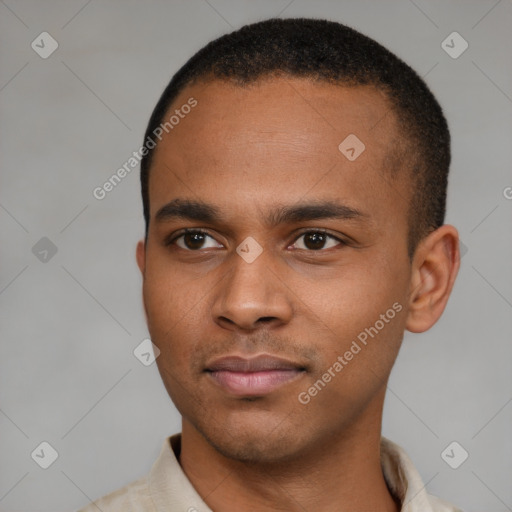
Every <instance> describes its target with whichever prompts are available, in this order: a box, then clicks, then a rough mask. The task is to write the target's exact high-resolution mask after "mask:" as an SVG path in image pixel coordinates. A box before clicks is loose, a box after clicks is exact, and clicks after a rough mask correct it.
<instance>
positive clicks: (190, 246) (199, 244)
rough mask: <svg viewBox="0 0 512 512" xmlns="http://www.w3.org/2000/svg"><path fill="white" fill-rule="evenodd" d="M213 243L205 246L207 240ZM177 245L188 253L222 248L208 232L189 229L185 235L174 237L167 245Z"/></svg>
mask: <svg viewBox="0 0 512 512" xmlns="http://www.w3.org/2000/svg"><path fill="white" fill-rule="evenodd" d="M208 238H209V239H211V240H212V241H213V243H212V242H210V244H209V245H204V244H205V242H206V240H207V239H208ZM172 244H176V245H177V246H178V247H180V248H181V249H185V250H186V251H197V250H199V249H212V248H219V247H222V245H221V244H219V243H217V242H216V241H215V240H214V238H212V237H211V236H210V235H209V234H208V233H207V232H206V231H203V230H201V229H187V230H185V232H184V233H181V234H180V235H178V236H176V237H174V238H173V239H172V240H170V241H169V242H168V243H167V245H172Z"/></svg>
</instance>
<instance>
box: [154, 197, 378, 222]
mask: <svg viewBox="0 0 512 512" xmlns="http://www.w3.org/2000/svg"><path fill="white" fill-rule="evenodd" d="M368 218H369V216H368V215H367V214H365V213H363V212H361V211H359V210H357V209H355V208H352V207H350V206H347V205H343V204H340V203H338V202H336V201H314V202H308V203H303V204H298V205H284V206H283V205H280V206H275V207H274V208H273V209H271V210H270V212H269V213H268V214H267V215H266V216H265V222H266V223H267V225H269V226H272V227H273V226H277V225H279V224H286V223H289V224H291V223H296V222H304V221H308V220H318V219H350V220H352V219H356V220H365V219H368ZM174 219H185V220H195V221H199V222H207V223H212V224H214V223H226V222H227V219H226V218H225V216H224V215H223V214H222V213H221V211H220V209H219V208H218V207H217V206H215V205H213V204H210V203H205V202H203V201H193V200H189V199H180V198H177V199H173V200H172V201H170V202H169V203H167V204H165V205H164V206H162V207H161V208H160V209H159V210H158V212H157V213H156V215H155V221H157V222H166V221H171V220H174Z"/></svg>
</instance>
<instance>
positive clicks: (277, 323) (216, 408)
mask: <svg viewBox="0 0 512 512" xmlns="http://www.w3.org/2000/svg"><path fill="white" fill-rule="evenodd" d="M191 96H193V97H194V98H196V99H197V101H198V105H197V106H196V107H195V109H194V110H193V111H192V112H191V113H190V114H188V115H187V116H186V117H185V118H184V119H183V120H181V122H180V124H179V125H177V126H176V127H174V129H173V130H172V131H171V132H170V133H169V134H168V135H166V136H165V137H164V138H163V140H162V141H161V142H160V143H159V145H158V147H157V149H156V152H155V154H154V160H153V165H152V169H151V176H150V187H149V188H150V214H151V220H150V224H149V231H148V238H147V242H146V243H144V241H141V242H139V244H138V247H137V261H138V265H139V268H140V270H141V272H142V275H143V299H144V305H145V310H146V315H147V321H148V327H149V331H150V334H151V338H152V341H153V343H155V345H157V346H158V348H159V349H160V351H161V353H160V356H159V357H158V359H157V364H158V368H159V371H160V374H161V376H162V379H163V382H164V384H165V386H166V389H167V391H168V392H169V395H170V396H171V398H172V400H173V402H174V403H175V405H176V407H177V408H178V410H179V411H180V413H181V414H182V417H183V428H182V451H181V454H180V458H179V460H180V464H181V466H182V468H183V470H184V472H185V473H186V475H187V476H188V478H189V479H190V481H191V482H192V484H193V485H194V487H195V488H196V489H197V491H198V492H199V493H200V495H201V496H202V497H203V499H204V500H205V502H206V503H207V504H208V505H209V506H210V507H211V508H212V509H213V510H215V511H216V512H217V511H218V512H230V511H235V510H236V511H249V510H259V511H277V510H283V511H285V510H286V511H295V510H300V511H303V510H315V511H321V512H324V511H325V512H327V511H337V512H340V511H342V512H343V511H351V512H357V511H368V510H378V511H386V512H388V511H389V512H391V511H397V510H399V505H398V504H397V502H396V501H395V500H394V499H393V498H392V496H391V495H390V493H389V490H388V488H387V486H386V483H385V481H384V478H383V475H382V471H381V467H380V462H379V453H380V452H379V450H380V447H379V442H380V435H381V420H382V409H383V402H384V396H385V390H386V383H387V380H388V377H389V374H390V372H391V369H392V366H393V364H394V361H395V359H396V357H397V354H398V351H399V348H400V344H401V342H402V338H403V334H404V330H405V329H407V330H409V331H411V332H423V331H425V330H427V329H429V328H430V327H431V326H432V325H433V324H434V323H435V322H436V321H437V319H438V318H439V317H440V315H441V314H442V312H443V310H444V307H445V305H446V302H447V300H448V297H449V295H450V292H451V289H452V286H453V282H454V280H455V277H456V274H457V271H458V267H459V253H458V234H457V231H456V230H455V228H454V227H453V226H449V225H444V226H442V227H440V228H439V229H437V230H436V231H433V232H432V233H430V234H429V235H428V236H427V237H425V238H424V239H423V240H422V241H421V243H420V244H419V246H418V247H417V249H416V252H415V254H414V257H413V259H412V261H411V260H410V258H409V257H408V254H407V234H408V197H409V196H408V192H407V190H408V181H407V180H408V177H407V173H406V172H405V171H403V170H402V171H400V172H399V173H398V177H397V178H395V179H391V177H390V176H391V174H390V169H386V168H385V167H386V165H388V164H389V162H391V161H393V159H392V158H386V157H388V156H390V153H389V151H393V148H394V146H395V144H397V140H399V135H400V134H399V131H398V129H397V122H396V119H395V116H394V114H392V113H390V106H389V104H388V103H387V100H386V98H385V97H384V96H383V94H382V93H380V92H379V91H377V90H375V89H373V88H371V87H351V88H347V87H340V86H334V85H329V84H322V83H313V82H310V81H308V80H306V79H298V78H292V77H281V78H275V77H274V78H272V79H265V80H260V81H259V82H257V83H256V84H253V85H251V86H249V87H246V88H242V87H238V86H235V85H232V84H230V83H228V82H222V81H213V82H209V83H206V84H205V83H202V84H196V85H193V86H188V87H187V88H186V89H185V90H184V91H183V92H182V93H181V95H180V96H179V98H177V100H176V101H175V103H174V104H173V107H172V108H173V109H174V108H176V107H179V106H180V105H182V104H184V103H185V102H186V101H187V99H188V98H189V97H191ZM349 134H356V135H357V137H358V138H359V139H360V140H361V141H363V143H364V144H365V146H366V149H365V151H364V152H363V153H361V154H360V156H359V157H358V158H357V159H356V160H354V161H349V160H348V159H347V158H346V157H345V156H344V155H343V154H342V153H341V152H340V150H339V149H338V145H339V144H340V142H341V141H342V140H344V139H345V137H347V135H349ZM391 155H392V154H391ZM384 162H386V164H385V163H384ZM177 198H180V199H183V200H185V199H186V200H190V201H203V202H206V203H210V204H212V205H214V206H216V207H217V208H218V210H219V212H220V213H221V215H222V219H220V220H209V221H204V220H190V219H183V218H173V217H171V218H165V219H158V218H157V212H158V211H159V210H160V209H161V208H162V207H163V206H165V205H166V204H168V203H169V202H170V201H173V200H175V199H177ZM322 201H335V202H337V203H340V204H343V205H345V206H348V207H350V208H352V209H354V210H357V211H359V212H360V215H358V216H356V217H353V218H317V219H309V220H295V221H289V222H285V223H279V224H275V225H274V224H269V223H268V222H267V220H268V214H269V212H270V211H271V210H273V209H275V208H276V207H278V206H285V205H290V206H297V205H299V204H306V203H308V204H309V203H312V202H322ZM184 228H201V229H203V230H205V231H207V232H208V236H205V237H204V241H203V242H202V243H203V245H201V238H200V239H199V240H200V241H199V242H197V241H195V242H194V239H193V238H191V237H190V235H188V236H187V237H179V235H180V230H182V229H184ZM318 229H323V230H327V231H328V235H329V236H328V237H326V238H325V239H323V240H325V242H324V243H323V245H322V242H320V243H319V244H318V245H314V244H312V243H311V233H310V234H309V235H307V234H306V235H305V236H304V231H308V232H311V231H312V232H318ZM315 230H316V231H315ZM249 236H250V237H252V238H253V239H254V240H256V241H257V242H258V244H259V245H260V246H261V247H262V249H263V252H262V253H261V254H260V255H259V256H258V257H257V258H256V259H255V260H254V261H253V262H252V263H248V262H246V261H245V260H244V259H243V258H242V257H241V256H239V254H238V253H237V252H236V248H237V247H238V246H239V245H240V244H241V243H242V242H243V241H244V240H245V239H246V238H247V237H249ZM308 236H309V238H308ZM177 237H179V238H177ZM331 237H336V238H331ZM166 240H167V241H169V240H171V243H170V244H169V243H167V244H166ZM187 240H188V243H189V244H190V245H186V241H187ZM194 243H195V245H194ZM317 243H318V242H317ZM188 247H192V249H191V248H188ZM194 247H196V248H194ZM311 247H313V248H311ZM395 303H399V304H400V305H401V306H402V310H401V311H400V312H399V313H397V314H396V316H394V318H393V319H392V320H390V321H389V322H388V323H386V324H385V326H384V327H383V328H382V329H381V330H380V331H379V332H378V334H377V335H375V337H374V338H369V341H368V344H367V345H366V346H364V347H363V348H362V350H361V351H360V352H359V353H358V354H357V355H355V356H354V357H353V359H352V360H351V361H349V362H348V364H347V365H346V366H344V368H343V370H342V371H341V372H339V373H337V374H336V377H334V378H332V380H331V381H330V382H329V383H328V384H327V385H326V386H325V387H324V388H323V389H322V390H321V391H320V392H318V393H317V394H316V396H314V397H312V398H311V401H310V402H309V403H307V404H302V403H300V402H299V400H298V396H299V393H301V392H304V391H307V390H308V389H309V388H310V387H311V386H312V385H313V384H314V383H315V382H316V381H317V380H318V379H319V378H321V376H322V374H324V373H325V372H326V371H327V369H328V368H329V367H332V365H333V363H334V362H335V361H336V360H337V357H338V356H340V355H343V354H344V353H345V352H346V351H347V350H349V348H350V346H351V344H352V342H353V341H354V340H356V339H357V336H358V334H359V333H361V332H362V331H364V329H365V328H368V327H370V326H374V325H375V323H376V321H377V320H379V318H380V315H381V314H385V313H386V311H387V310H389V309H390V308H392V305H393V304H395ZM262 353H263V354H270V355H274V356H279V357H282V358H285V359H287V360H290V361H293V362H296V363H297V364H300V366H301V367H302V368H304V369H305V371H302V372H301V373H300V374H299V375H298V376H297V378H295V379H293V380H291V381H290V382H287V383H286V384H284V385H282V386H281V387H279V388H277V389H275V390H274V391H272V392H270V393H268V394H264V395H263V396H258V397H252V398H251V399H247V397H238V396H236V397H235V396H232V395H230V394H229V393H227V392H226V391H225V389H224V388H221V387H220V386H219V385H217V383H216V382H215V381H214V380H213V379H212V378H211V375H209V374H208V373H207V372H205V371H204V370H205V368H206V367H207V365H208V364H209V363H210V362H211V361H212V360H213V359H215V358H218V357H221V356H228V355H239V356H244V357H250V356H253V355H255V354H262Z"/></svg>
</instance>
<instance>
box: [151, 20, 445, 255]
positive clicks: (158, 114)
mask: <svg viewBox="0 0 512 512" xmlns="http://www.w3.org/2000/svg"><path fill="white" fill-rule="evenodd" d="M279 75H288V76H291V77H302V78H309V79H312V80H317V81H322V82H327V83H332V84H336V85H344V86H348V87H355V86H364V85H367V86H373V87H375V88H377V89H378V90H381V91H383V92H384V94H385V95H386V97H387V99H388V100H389V102H390V105H391V110H392V111H393V113H394V114H395V116H396V119H397V121H398V126H399V131H400V132H401V133H400V134H399V135H400V137H401V140H402V147H403V148H405V149H403V150H402V152H401V153H400V155H401V156H400V158H399V159H398V161H397V159H394V160H393V161H394V165H396V166H399V167H403V166H405V167H406V168H407V170H408V173H409V178H408V179H409V184H410V191H411V193H410V194H409V196H410V197H409V198H408V199H409V220H408V224H409V234H408V249H409V256H411V257H412V254H413V253H414V250H415V248H416V246H417V244H418V242H419V241H420V240H421V239H422V238H423V237H424V236H426V235H427V234H428V233H429V232H431V231H432V230H435V229H437V228H438V227H439V226H441V225H442V224H443V223H444V217H445V210H446V192H447V186H448V169H449V166H450V158H451V156H450V133H449V130H448V125H447V122H446V119H445V117H444V115H443V111H442V109H441V106H440V105H439V103H438V102H437V100H436V99H435V97H434V95H433V94H432V92H431V91H430V89H429V88H428V86H427V85H426V83H425V82H424V80H423V79H422V78H421V77H420V76H419V75H418V74H417V73H416V72H415V71H414V70H413V69H412V68H411V67H410V66H408V65H407V64H406V63H405V62H403V61H402V60H401V59H400V58H398V57H397V56H396V55H394V54H393V53H391V52H390V51H389V50H387V49H386V48H384V47H383V46H382V45H380V44H379V43H377V42H376V41H374V40H373V39H370V38H369V37H367V36H365V35H363V34H361V33H360V32H358V31H356V30H354V29H352V28H350V27H348V26H346V25H343V24H341V23H338V22H334V21H328V20H322V19H309V18H290V19H279V18H273V19H268V20H265V21H261V22H258V23H253V24H250V25H245V26H243V27H242V28H240V29H239V30H236V31H234V32H231V33H229V34H226V35H223V36H221V37H219V38H218V39H215V40H214V41H212V42H210V43H208V44H207V45H206V46H204V47H203V48H202V49H201V50H199V51H198V52H197V53H196V54H195V55H193V56H192V57H191V58H190V59H189V60H188V61H187V62H186V63H185V64H184V65H183V66H182V67H181V68H180V69H179V70H178V72H177V73H176V74H175V75H174V76H173V78H172V79H171V81H170V83H169V84H168V86H167V87H166V89H165V90H164V92H163V94H162V96H161V97H160V99H159V101H158V103H157V105H156V107H155V109H154V110H153V113H152V115H151V118H150V120H149V124H148V127H147V130H146V134H145V138H144V140H145V141H147V140H149V139H151V136H152V134H153V133H154V131H155V130H156V129H157V128H158V126H160V125H161V124H162V123H163V120H164V117H165V115H166V113H167V112H168V110H169V108H170V107H171V104H172V103H173V101H174V100H175V99H176V97H177V96H178V95H179V93H180V92H182V91H183V89H184V88H185V87H186V86H187V85H192V84H193V83H197V82H201V81H204V82H208V81H212V80H227V81H231V82H233V83H235V84H236V85H238V86H241V87H243V86H245V85H247V84H251V83H254V82H256V81H257V80H258V79H263V78H268V77H270V78H271V77H272V76H279ZM148 138H149V139H148ZM340 142H341V141H340ZM153 151H154V149H153V148H152V149H149V150H148V151H147V153H146V154H145V155H144V156H143V157H142V159H141V189H142V201H143V208H144V218H145V222H146V238H147V234H148V229H149V220H150V215H149V192H148V191H149V170H150V167H151V161H152V155H153Z"/></svg>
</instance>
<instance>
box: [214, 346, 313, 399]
mask: <svg viewBox="0 0 512 512" xmlns="http://www.w3.org/2000/svg"><path fill="white" fill-rule="evenodd" d="M205 372H206V373H207V374H208V375H209V376H210V378H211V379H212V380H213V381H214V382H215V383H216V384H218V385H219V386H220V387H221V388H222V389H223V390H224V391H226V392H228V393H229V394H231V395H234V396H237V397H258V396H265V395H268V394H269V393H271V392H272V391H275V390H276V389H278V388H280V387H281V386H284V385H285V384H287V383H289V382H292V381H294V380H296V379H298V378H300V377H301V376H303V375H304V374H305V372H306V368H305V367H304V366H302V365H300V364H298V363H294V362H292V361H288V360H286V359H281V358H278V357H273V356H270V355H266V354H261V355H258V356H255V357H251V358H245V357H239V356H231V357H223V358H220V359H216V360H215V361H213V362H212V363H211V364H209V365H208V366H207V368H206V370H205Z"/></svg>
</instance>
